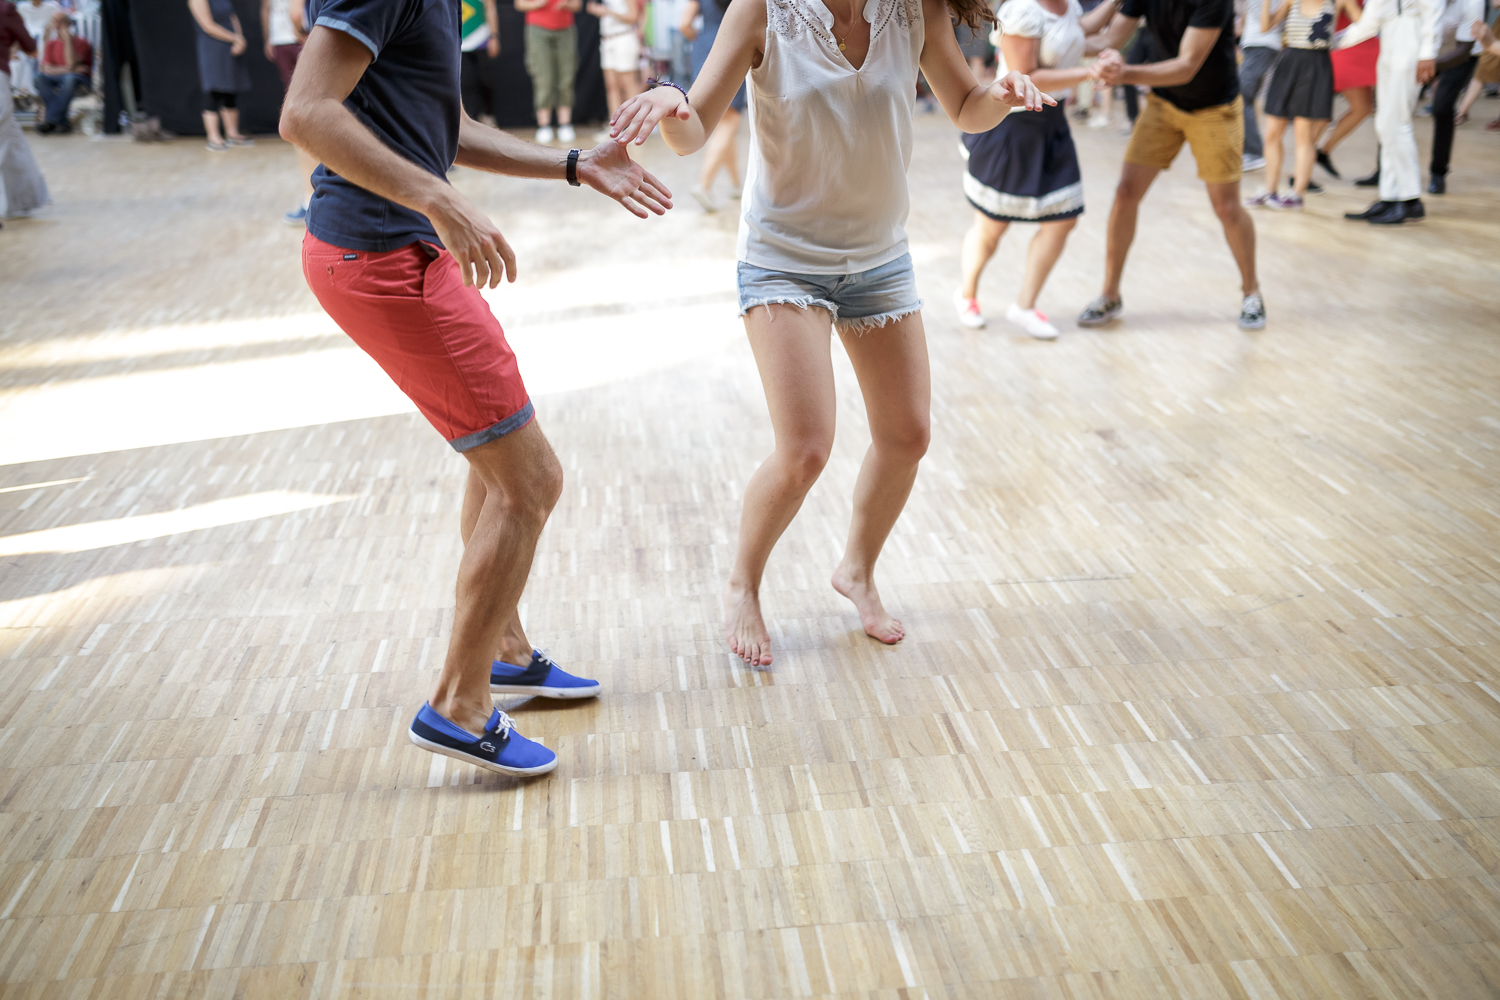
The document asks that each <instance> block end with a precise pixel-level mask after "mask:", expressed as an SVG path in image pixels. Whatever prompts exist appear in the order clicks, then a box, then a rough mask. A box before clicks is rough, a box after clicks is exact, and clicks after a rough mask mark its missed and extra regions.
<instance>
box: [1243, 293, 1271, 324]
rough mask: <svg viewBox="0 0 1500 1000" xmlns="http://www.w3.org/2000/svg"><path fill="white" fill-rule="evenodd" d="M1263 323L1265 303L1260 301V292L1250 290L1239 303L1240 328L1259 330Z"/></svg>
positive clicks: (1264, 320) (1264, 322)
mask: <svg viewBox="0 0 1500 1000" xmlns="http://www.w3.org/2000/svg"><path fill="white" fill-rule="evenodd" d="M1265 325H1266V304H1265V302H1263V301H1261V297H1260V292H1251V293H1250V294H1249V295H1246V296H1245V301H1244V302H1243V303H1241V304H1240V329H1241V330H1261V329H1264V328H1265Z"/></svg>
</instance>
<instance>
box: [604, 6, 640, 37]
mask: <svg viewBox="0 0 1500 1000" xmlns="http://www.w3.org/2000/svg"><path fill="white" fill-rule="evenodd" d="M604 6H605V8H606V9H607V10H608V11H609V13H608V14H605V15H604V16H603V17H601V18H600V19H599V34H601V35H603V36H604V37H605V38H613V37H615V36H616V35H623V34H626V33H628V32H631V31H634V30H635V25H634V24H633V23H631V22H630V21H627V20H626V18H627V17H629V16H630V0H604Z"/></svg>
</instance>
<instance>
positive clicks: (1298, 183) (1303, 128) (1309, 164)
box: [1292, 118, 1328, 198]
mask: <svg viewBox="0 0 1500 1000" xmlns="http://www.w3.org/2000/svg"><path fill="white" fill-rule="evenodd" d="M1327 127H1328V122H1327V121H1326V120H1325V119H1322V118H1317V119H1314V118H1294V119H1292V135H1293V136H1295V137H1296V141H1297V152H1296V160H1295V161H1294V167H1293V170H1292V193H1293V194H1295V195H1296V196H1297V197H1299V198H1300V197H1302V196H1303V195H1305V194H1307V185H1308V182H1309V181H1311V180H1312V169H1313V160H1314V158H1315V157H1316V156H1317V154H1318V136H1320V135H1322V134H1323V130H1324V129H1325V128H1327Z"/></svg>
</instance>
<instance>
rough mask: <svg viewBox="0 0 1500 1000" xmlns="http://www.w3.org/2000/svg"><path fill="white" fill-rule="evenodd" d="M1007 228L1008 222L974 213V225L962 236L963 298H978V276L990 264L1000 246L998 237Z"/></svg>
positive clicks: (1003, 233)
mask: <svg viewBox="0 0 1500 1000" xmlns="http://www.w3.org/2000/svg"><path fill="white" fill-rule="evenodd" d="M1008 228H1010V223H1008V222H997V221H995V220H994V219H992V218H990V217H989V216H988V215H985V214H984V213H983V212H979V211H976V212H975V213H974V224H973V225H971V226H970V227H969V231H968V232H967V233H965V234H964V248H963V268H964V283H963V296H964V298H966V299H977V298H978V297H979V276H980V275H981V274H983V273H984V267H985V265H986V264H988V263H989V262H990V258H991V257H993V256H995V250H996V249H997V248H998V247H999V246H1000V237H1002V236H1004V235H1005V230H1006V229H1008Z"/></svg>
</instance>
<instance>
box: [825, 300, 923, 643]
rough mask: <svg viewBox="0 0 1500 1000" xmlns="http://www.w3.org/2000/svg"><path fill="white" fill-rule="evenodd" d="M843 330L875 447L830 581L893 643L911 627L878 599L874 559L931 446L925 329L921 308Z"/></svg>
mask: <svg viewBox="0 0 1500 1000" xmlns="http://www.w3.org/2000/svg"><path fill="white" fill-rule="evenodd" d="M841 336H842V338H843V341H844V349H845V350H846V351H848V352H849V360H850V361H851V362H853V364H854V373H855V374H856V375H857V376H859V388H860V392H861V393H862V394H863V395H864V399H865V411H866V412H867V413H868V414H869V419H870V450H869V451H867V452H865V460H864V463H863V464H862V465H861V466H860V467H859V479H858V480H856V482H855V485H854V519H853V521H851V522H850V524H849V541H848V544H846V545H845V547H844V558H843V560H841V561H840V562H839V565H838V569H836V570H834V573H833V589H834V590H837V591H838V592H839V593H840V594H843V595H844V596H845V597H847V598H849V600H851V601H853V602H854V607H855V608H856V609H857V610H858V611H859V620H860V623H861V624H863V625H864V627H865V632H866V634H868V635H870V636H873V637H874V638H876V639H879V640H880V641H881V642H886V643H896V642H900V641H901V640H902V639H903V638H905V637H906V627H905V626H903V625H902V624H901V622H900V621H898V620H897V619H896V618H894V617H892V616H891V615H890V613H889V612H887V611H886V610H885V606H884V605H883V604H882V603H881V602H880V594H879V592H878V591H876V589H875V560H876V559H878V558H879V557H880V550H881V549H882V548H883V547H884V546H885V540H886V538H888V537H889V536H890V533H891V528H893V527H895V524H896V519H897V518H898V517H900V516H901V511H902V509H903V508H904V507H905V506H906V498H907V497H908V496H910V495H911V488H912V484H913V483H915V482H916V480H917V463H918V462H920V461H921V460H922V456H923V455H925V454H926V453H927V441H928V437H929V420H930V411H931V409H932V379H931V377H930V374H929V372H928V363H927V336H926V333H925V331H924V329H923V326H922V314H921V313H912V314H911V315H910V316H904V317H902V318H901V319H899V320H896V321H895V322H894V323H888V324H886V325H885V326H882V327H877V328H875V329H873V330H866V331H865V332H863V333H843V334H841Z"/></svg>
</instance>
